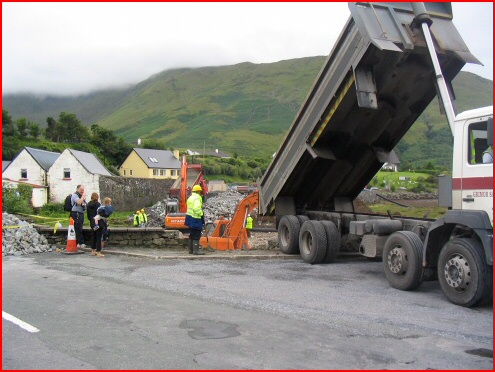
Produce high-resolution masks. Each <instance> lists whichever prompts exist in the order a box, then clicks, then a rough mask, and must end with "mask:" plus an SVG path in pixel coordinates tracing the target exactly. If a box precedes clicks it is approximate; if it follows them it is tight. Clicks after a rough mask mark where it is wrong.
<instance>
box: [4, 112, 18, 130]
mask: <svg viewBox="0 0 495 372" xmlns="http://www.w3.org/2000/svg"><path fill="white" fill-rule="evenodd" d="M15 134H16V129H15V126H14V122H13V121H12V117H11V116H10V114H9V112H8V111H7V110H3V109H2V135H3V136H4V137H7V136H15Z"/></svg>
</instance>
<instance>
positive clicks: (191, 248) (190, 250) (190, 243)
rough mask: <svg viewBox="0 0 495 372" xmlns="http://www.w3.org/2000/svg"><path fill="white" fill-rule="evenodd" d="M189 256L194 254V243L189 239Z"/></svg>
mask: <svg viewBox="0 0 495 372" xmlns="http://www.w3.org/2000/svg"><path fill="white" fill-rule="evenodd" d="M189 254H193V241H192V239H189Z"/></svg>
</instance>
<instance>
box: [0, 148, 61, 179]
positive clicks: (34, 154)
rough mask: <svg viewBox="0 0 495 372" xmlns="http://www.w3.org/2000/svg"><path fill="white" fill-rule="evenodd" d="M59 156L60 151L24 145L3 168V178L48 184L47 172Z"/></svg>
mask: <svg viewBox="0 0 495 372" xmlns="http://www.w3.org/2000/svg"><path fill="white" fill-rule="evenodd" d="M59 156H60V153H58V152H52V151H46V150H39V149H34V148H31V147H24V148H23V149H22V150H21V152H20V153H19V154H17V156H16V157H15V158H14V160H12V162H11V163H10V164H9V165H8V166H7V167H6V168H4V169H2V178H3V179H8V180H12V181H16V182H25V183H30V184H35V185H41V186H47V185H48V183H47V172H48V170H49V169H50V167H51V166H52V165H53V163H55V161H56V160H57V159H58V157H59Z"/></svg>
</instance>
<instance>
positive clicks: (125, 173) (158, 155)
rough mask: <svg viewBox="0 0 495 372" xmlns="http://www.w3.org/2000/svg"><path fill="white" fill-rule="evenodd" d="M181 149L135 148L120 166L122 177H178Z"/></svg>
mask: <svg viewBox="0 0 495 372" xmlns="http://www.w3.org/2000/svg"><path fill="white" fill-rule="evenodd" d="M178 157H179V151H174V152H173V153H172V151H168V150H153V149H141V148H134V149H132V151H131V153H130V154H129V156H127V158H126V159H125V161H124V162H123V163H122V165H121V166H120V168H119V173H120V175H121V176H122V177H135V178H156V179H173V180H175V179H177V178H179V176H180V168H181V163H180V161H179V159H178Z"/></svg>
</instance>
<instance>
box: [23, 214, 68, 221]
mask: <svg viewBox="0 0 495 372" xmlns="http://www.w3.org/2000/svg"><path fill="white" fill-rule="evenodd" d="M16 214H20V215H22V216H28V217H33V218H40V219H43V220H54V221H55V220H59V219H60V218H59V217H43V216H36V215H34V214H25V213H16Z"/></svg>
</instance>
